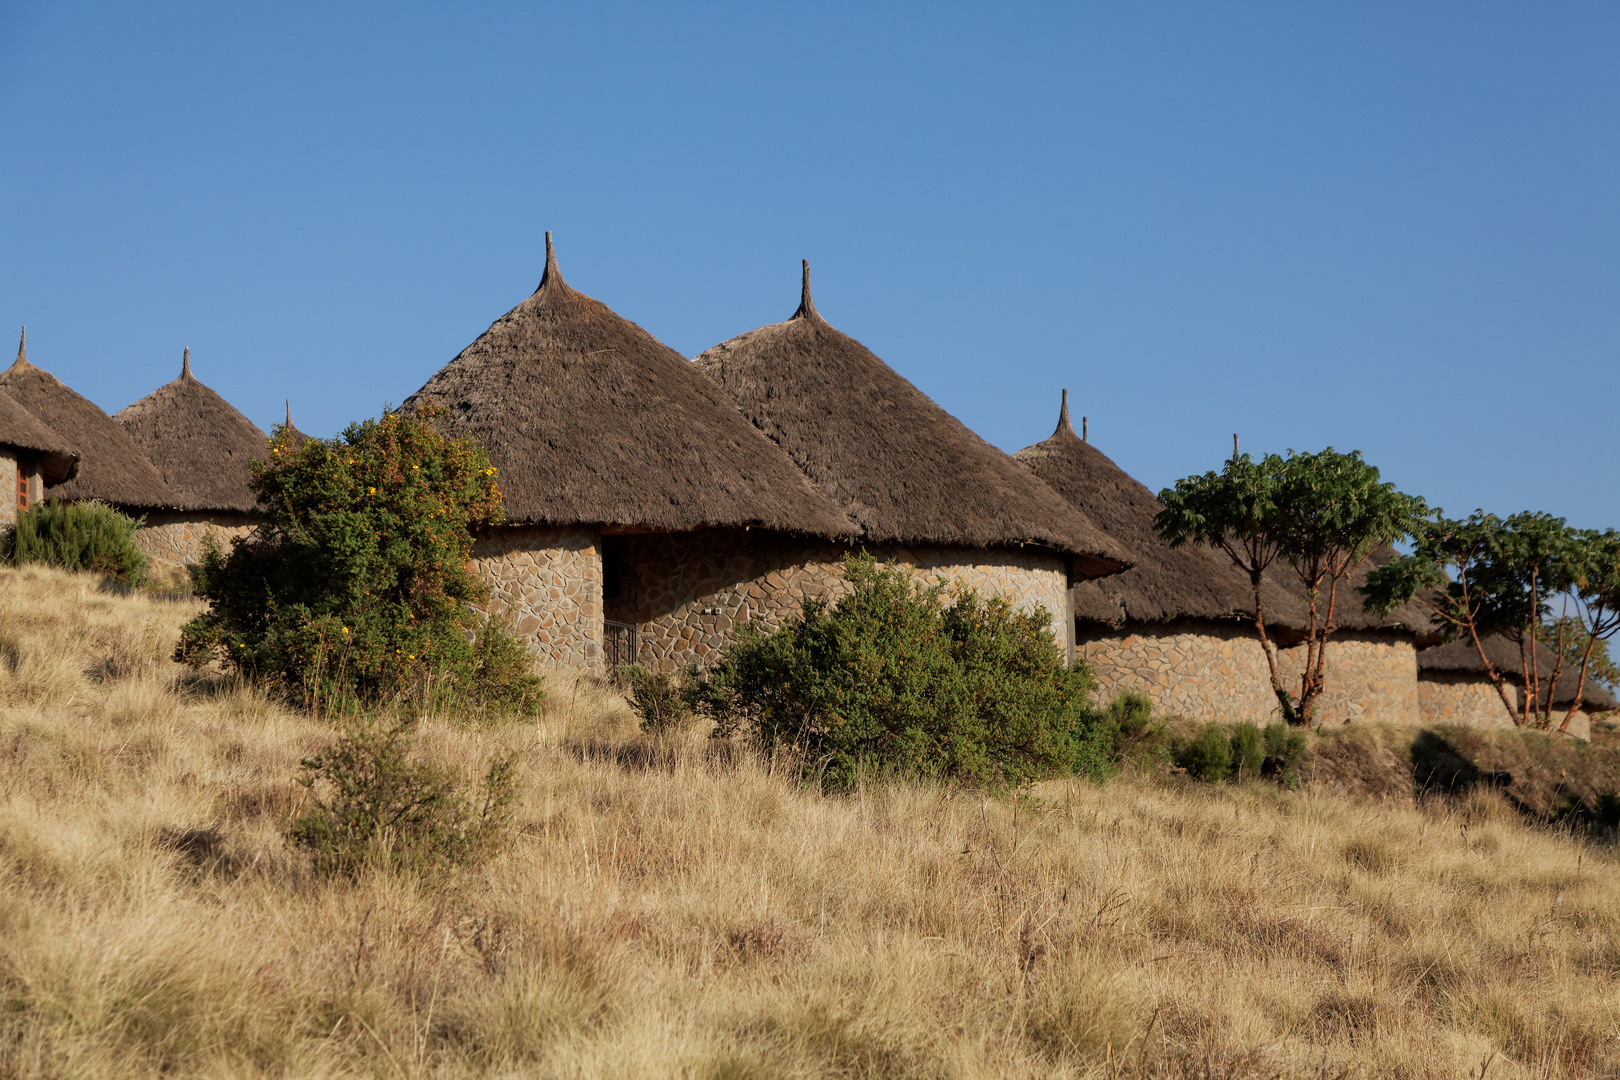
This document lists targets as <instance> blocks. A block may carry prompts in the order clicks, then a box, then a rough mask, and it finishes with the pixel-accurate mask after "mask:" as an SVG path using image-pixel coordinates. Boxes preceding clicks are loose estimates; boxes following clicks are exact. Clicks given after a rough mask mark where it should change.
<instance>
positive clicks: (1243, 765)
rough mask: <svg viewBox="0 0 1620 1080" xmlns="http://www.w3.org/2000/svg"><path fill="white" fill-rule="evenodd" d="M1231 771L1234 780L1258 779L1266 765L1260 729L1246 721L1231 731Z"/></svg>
mask: <svg viewBox="0 0 1620 1080" xmlns="http://www.w3.org/2000/svg"><path fill="white" fill-rule="evenodd" d="M1230 742H1231V744H1232V770H1233V773H1234V779H1237V780H1254V779H1257V778H1259V776H1260V774H1261V772H1262V770H1263V769H1264V768H1265V764H1266V749H1265V743H1264V740H1263V738H1262V737H1261V735H1260V729H1259V728H1258V727H1255V726H1254V725H1253V724H1251V723H1249V722H1248V721H1244V722H1243V723H1241V724H1238V725H1237V726H1236V727H1234V728H1233V729H1232V736H1231V739H1230Z"/></svg>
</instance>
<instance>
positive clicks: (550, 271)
mask: <svg viewBox="0 0 1620 1080" xmlns="http://www.w3.org/2000/svg"><path fill="white" fill-rule="evenodd" d="M553 280H555V281H556V282H557V284H558V285H563V286H566V285H567V284H568V283H567V282H566V281H564V280H563V276H562V271H561V270H558V269H557V249H556V248H555V247H552V245H551V230H550V229H547V230H546V271H545V273H543V274H541V275H540V284H539V285H538V286H536V287H535V290H534V291H535V292H539V291H540V290H541V289H543V288H545V287H546V285H547V284H549V283H550V282H551V281H553Z"/></svg>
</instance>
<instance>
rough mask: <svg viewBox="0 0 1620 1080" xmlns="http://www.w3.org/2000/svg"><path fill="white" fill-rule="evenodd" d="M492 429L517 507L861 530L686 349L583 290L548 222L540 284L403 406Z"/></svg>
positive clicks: (562, 514) (581, 518)
mask: <svg viewBox="0 0 1620 1080" xmlns="http://www.w3.org/2000/svg"><path fill="white" fill-rule="evenodd" d="M428 402H433V403H434V404H437V405H438V406H439V407H441V408H442V409H444V410H445V415H444V416H443V417H442V418H441V421H440V422H441V425H442V427H443V429H444V430H445V431H446V432H448V433H451V434H456V435H475V436H477V437H478V438H479V439H480V440H482V442H483V445H484V447H485V449H486V450H488V452H489V456H490V460H491V461H493V462H494V463H495V465H496V467H497V468H498V469H499V470H500V473H499V481H500V486H501V490H502V492H504V493H505V496H506V516H507V520H508V521H511V522H514V523H524V522H527V523H534V524H552V525H569V524H593V523H594V524H602V525H615V526H636V527H641V528H646V529H650V530H656V531H682V530H688V529H696V528H701V527H705V526H719V525H755V526H763V527H766V528H771V529H778V530H782V531H786V532H796V533H809V534H815V535H819V536H826V537H839V536H845V535H848V534H850V533H853V532H854V531H855V529H854V526H853V524H852V523H850V522H849V521H847V520H845V518H844V517H843V515H841V514H839V513H838V512H837V511H836V510H834V509H833V508H832V507H831V506H829V505H828V504H827V503H826V501H825V500H824V499H822V498H821V497H820V496H818V495H817V494H816V492H815V491H814V489H812V488H811V487H810V485H809V484H808V483H806V482H805V480H804V477H803V476H801V475H800V474H799V473H798V472H797V471H796V470H795V469H794V468H793V465H792V463H791V462H789V461H788V460H787V459H786V458H784V457H783V456H782V454H781V453H780V452H779V451H778V450H777V449H776V448H775V447H773V446H772V445H771V444H770V442H769V441H768V440H767V439H765V438H763V437H762V436H761V435H760V434H759V433H758V432H757V431H755V430H754V429H753V428H752V427H750V426H749V425H748V423H747V422H746V421H745V420H743V418H742V417H740V416H738V415H737V410H736V409H735V408H734V407H733V406H732V403H731V402H730V401H729V400H727V398H726V396H725V395H724V394H722V393H721V392H720V391H719V390H718V389H717V388H716V387H715V386H714V384H712V383H710V382H709V381H708V380H707V379H705V378H703V376H702V375H701V374H700V373H699V372H697V371H695V370H694V369H693V368H692V365H691V364H690V363H688V362H687V361H686V359H685V358H684V357H682V356H681V354H680V353H678V352H676V351H675V350H674V349H671V348H670V347H669V346H667V345H665V344H664V343H663V342H661V341H659V340H658V339H657V338H655V337H653V336H652V335H651V334H649V333H647V331H645V330H643V329H642V328H641V327H639V326H637V325H636V324H635V323H632V322H630V321H628V320H626V319H623V318H621V317H620V316H618V315H616V314H615V313H614V312H613V311H612V310H610V309H609V308H608V307H607V305H605V304H603V303H601V302H600V301H597V300H593V299H592V298H590V297H589V296H586V295H585V294H583V293H579V292H575V291H574V290H573V289H571V288H569V287H568V285H567V284H566V283H565V282H564V281H563V278H562V274H561V273H560V272H558V270H557V259H556V254H555V252H554V250H553V249H552V246H551V238H550V234H549V233H548V234H547V236H546V270H545V276H544V277H542V278H541V279H540V287H539V288H538V289H536V290H535V292H534V295H532V296H530V297H529V298H528V299H527V300H525V301H523V303H521V304H519V305H518V306H517V307H515V308H513V309H512V310H511V311H509V312H507V313H506V314H505V315H503V316H502V317H501V318H500V319H498V320H497V321H496V322H495V324H494V325H493V326H491V327H490V328H489V330H488V331H486V332H485V333H484V334H483V335H482V336H481V337H479V338H478V340H477V341H474V342H473V343H472V344H471V345H469V346H467V348H466V349H464V350H462V352H461V354H460V355H459V356H457V357H456V358H455V359H454V360H452V361H450V363H449V364H447V365H445V366H444V368H442V369H441V370H440V371H439V372H438V374H436V375H434V376H433V377H432V378H431V379H429V380H428V381H427V384H426V385H424V386H423V387H422V389H420V390H418V391H417V392H416V393H415V394H412V395H411V396H410V397H409V398H407V399H406V401H405V403H404V405H403V406H402V408H403V409H407V410H410V409H414V408H417V407H420V406H422V405H424V404H426V403H428Z"/></svg>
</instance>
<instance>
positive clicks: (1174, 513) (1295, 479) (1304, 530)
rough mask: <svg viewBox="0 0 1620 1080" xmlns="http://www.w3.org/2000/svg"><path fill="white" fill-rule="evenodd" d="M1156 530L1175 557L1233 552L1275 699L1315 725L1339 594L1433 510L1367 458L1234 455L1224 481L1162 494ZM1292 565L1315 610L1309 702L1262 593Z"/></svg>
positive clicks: (1180, 485) (1189, 483) (1216, 478)
mask: <svg viewBox="0 0 1620 1080" xmlns="http://www.w3.org/2000/svg"><path fill="white" fill-rule="evenodd" d="M1159 499H1160V501H1161V502H1162V503H1163V504H1164V509H1163V510H1161V511H1160V512H1159V515H1158V516H1157V517H1156V518H1155V519H1154V522H1153V525H1154V528H1155V529H1156V530H1157V531H1158V533H1159V535H1160V536H1161V537H1163V538H1164V539H1165V540H1166V541H1167V542H1168V543H1169V544H1170V546H1171V547H1179V546H1181V545H1182V544H1185V543H1188V542H1202V543H1207V544H1210V545H1212V546H1214V547H1216V548H1219V549H1220V550H1221V551H1224V552H1225V553H1226V554H1227V556H1228V557H1229V558H1231V560H1232V564H1233V565H1234V566H1236V567H1237V568H1238V569H1239V570H1240V571H1242V572H1244V573H1245V574H1247V575H1248V577H1249V584H1250V587H1251V588H1252V589H1253V593H1254V627H1255V633H1256V635H1257V636H1258V637H1259V639H1260V646H1261V648H1262V649H1263V650H1264V652H1265V654H1266V664H1267V665H1268V667H1269V669H1270V672H1271V689H1272V691H1273V692H1274V693H1275V694H1276V695H1277V702H1278V704H1279V705H1280V706H1281V709H1282V714H1283V717H1284V719H1286V720H1287V721H1288V722H1289V723H1291V724H1305V723H1309V722H1310V721H1311V719H1312V716H1313V712H1314V707H1315V704H1316V701H1317V699H1318V698H1319V697H1321V695H1322V689H1323V686H1324V683H1325V677H1326V662H1327V642H1328V638H1329V637H1331V636H1332V634H1333V632H1334V631H1335V630H1336V629H1337V626H1336V625H1335V623H1334V618H1335V615H1336V613H1337V610H1338V602H1339V587H1340V585H1341V584H1342V583H1343V582H1344V581H1345V580H1346V579H1348V578H1349V577H1350V576H1351V575H1353V574H1354V573H1355V572H1356V571H1357V570H1358V569H1359V568H1360V567H1361V566H1362V564H1363V563H1365V562H1366V561H1367V560H1368V559H1369V558H1370V557H1371V556H1372V553H1373V552H1374V551H1375V550H1377V549H1378V548H1379V547H1380V546H1382V545H1384V544H1388V543H1391V542H1393V541H1395V540H1398V539H1400V538H1402V537H1405V536H1408V535H1410V534H1411V532H1412V530H1413V529H1414V528H1416V527H1417V525H1418V524H1419V523H1420V522H1421V521H1422V520H1423V519H1424V518H1425V517H1426V516H1427V515H1428V513H1429V509H1428V506H1427V504H1426V503H1424V501H1423V500H1422V499H1421V498H1419V497H1417V496H1415V495H1406V494H1403V493H1402V492H1400V491H1398V490H1396V488H1395V485H1394V484H1391V483H1387V482H1384V481H1381V480H1380V479H1379V476H1378V470H1377V468H1375V467H1374V466H1372V465H1369V464H1368V463H1367V462H1366V461H1365V460H1364V459H1363V458H1362V456H1361V452H1360V451H1351V452H1350V453H1348V454H1342V453H1339V452H1338V451H1336V450H1334V449H1333V448H1332V447H1331V446H1330V447H1328V448H1327V449H1325V450H1322V451H1321V452H1319V453H1314V454H1313V453H1295V452H1294V451H1293V450H1290V451H1288V453H1287V454H1286V455H1285V456H1279V455H1277V454H1267V455H1265V457H1263V458H1261V459H1260V460H1259V461H1255V460H1254V459H1253V458H1252V457H1251V456H1250V455H1248V454H1244V455H1242V456H1241V457H1240V456H1237V455H1233V457H1232V458H1231V460H1229V461H1228V462H1227V463H1226V466H1225V468H1224V469H1222V471H1221V472H1219V473H1214V472H1208V473H1205V474H1204V475H1202V476H1189V477H1186V478H1184V479H1182V480H1178V481H1176V486H1175V487H1174V488H1166V489H1165V490H1164V491H1161V492H1160V493H1159ZM1279 560H1281V561H1283V562H1286V563H1287V564H1288V566H1289V567H1290V569H1291V570H1292V571H1293V577H1294V578H1295V579H1296V580H1297V581H1298V583H1299V585H1300V586H1301V587H1302V588H1303V590H1304V594H1305V600H1306V605H1307V614H1308V618H1307V624H1306V626H1307V629H1306V637H1305V645H1306V648H1305V669H1304V671H1303V672H1302V673H1301V674H1300V682H1299V693H1298V695H1297V696H1296V695H1294V694H1293V693H1291V692H1290V691H1289V690H1288V688H1287V687H1285V686H1284V685H1283V680H1282V675H1281V673H1280V671H1279V670H1278V667H1277V656H1276V648H1275V647H1274V646H1273V644H1272V643H1271V640H1270V638H1269V636H1268V634H1267V631H1266V612H1265V603H1264V600H1263V597H1262V590H1261V586H1262V584H1263V583H1264V581H1265V576H1266V572H1267V571H1268V570H1270V569H1271V568H1272V567H1273V566H1274V565H1275V564H1276V563H1277V562H1278V561H1279Z"/></svg>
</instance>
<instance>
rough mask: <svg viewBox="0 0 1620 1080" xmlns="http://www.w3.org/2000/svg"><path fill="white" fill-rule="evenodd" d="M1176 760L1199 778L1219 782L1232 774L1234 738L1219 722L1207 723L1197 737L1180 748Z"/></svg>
mask: <svg viewBox="0 0 1620 1080" xmlns="http://www.w3.org/2000/svg"><path fill="white" fill-rule="evenodd" d="M1176 761H1177V764H1179V765H1180V766H1181V767H1182V768H1184V769H1186V770H1187V772H1188V773H1190V774H1191V775H1193V776H1195V777H1197V778H1198V779H1200V780H1204V781H1207V782H1209V783H1218V782H1219V781H1221V780H1225V779H1226V778H1227V777H1228V776H1230V775H1231V774H1232V740H1231V738H1230V737H1228V735H1227V734H1226V732H1225V731H1224V730H1222V728H1221V726H1220V725H1219V724H1205V725H1204V727H1203V729H1202V730H1200V731H1199V733H1198V737H1197V738H1195V739H1193V741H1192V742H1190V743H1187V744H1186V745H1185V746H1182V747H1181V748H1180V749H1179V751H1178V752H1177V754H1176Z"/></svg>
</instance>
